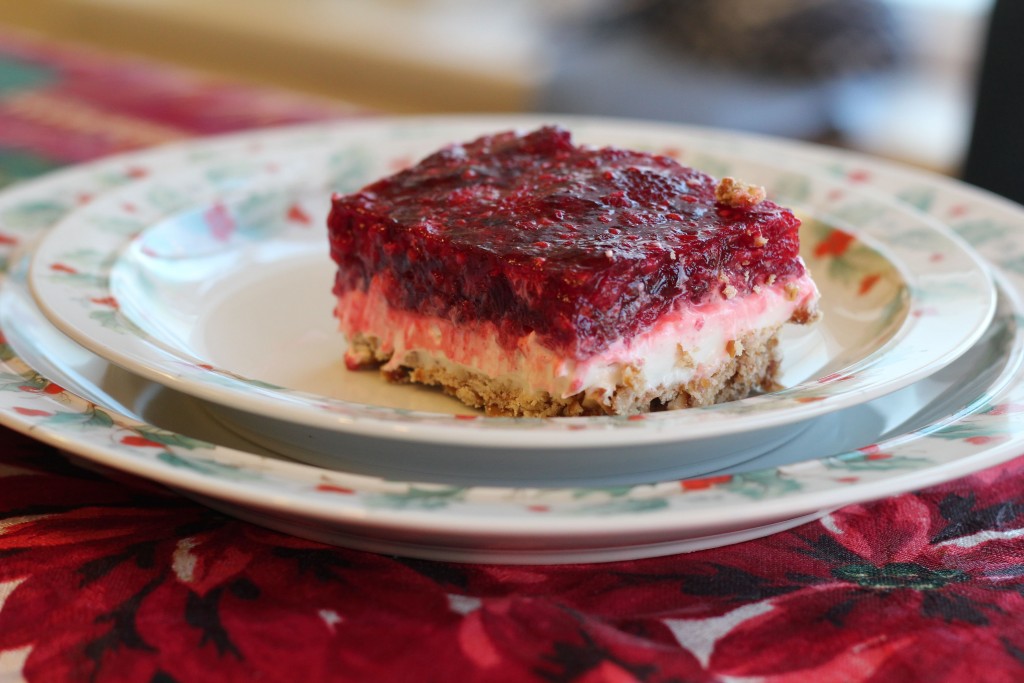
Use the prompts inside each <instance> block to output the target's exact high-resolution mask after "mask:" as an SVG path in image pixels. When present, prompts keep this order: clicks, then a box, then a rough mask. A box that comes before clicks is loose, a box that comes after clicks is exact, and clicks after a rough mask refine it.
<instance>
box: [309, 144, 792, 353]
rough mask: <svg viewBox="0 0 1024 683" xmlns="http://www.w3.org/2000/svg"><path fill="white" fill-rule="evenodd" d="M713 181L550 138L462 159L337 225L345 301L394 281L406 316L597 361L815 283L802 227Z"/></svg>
mask: <svg viewBox="0 0 1024 683" xmlns="http://www.w3.org/2000/svg"><path fill="white" fill-rule="evenodd" d="M716 186H717V183H716V181H715V180H714V179H713V178H711V177H710V176H708V175H706V174H704V173H702V172H700V171H697V170H694V169H691V168H687V167H685V166H682V165H680V164H679V163H677V162H676V161H674V160H672V159H670V158H668V157H665V156H659V155H652V154H647V153H643V152H636V151H629V150H623V149H617V148H591V147H584V146H576V145H574V144H573V142H572V140H571V137H570V134H569V132H568V131H566V130H563V129H561V128H557V127H545V128H541V129H538V130H535V131H533V132H530V133H527V134H518V133H515V132H503V133H499V134H496V135H491V136H486V137H483V138H480V139H478V140H475V141H472V142H469V143H466V144H455V145H451V146H448V147H446V148H444V149H442V150H440V151H438V152H436V153H434V154H433V155H431V156H429V157H427V158H426V159H424V160H423V161H421V162H420V163H418V164H417V165H415V166H413V167H411V168H409V169H406V170H404V171H401V172H399V173H397V174H395V175H393V176H390V177H387V178H384V179H381V180H379V181H377V182H375V183H372V184H370V185H368V186H366V187H365V188H363V189H362V190H360V191H358V192H356V193H353V194H350V195H344V196H340V195H336V196H335V197H334V198H333V206H332V210H331V213H330V216H329V217H328V228H329V234H330V244H331V255H332V257H333V258H334V260H335V262H336V263H337V264H338V273H337V278H336V284H335V293H336V294H342V293H344V292H346V291H350V290H353V289H357V290H365V289H366V288H367V287H368V286H369V283H370V281H371V279H372V278H374V277H376V278H378V280H379V283H380V286H381V287H382V288H383V291H384V292H385V294H386V297H387V300H388V302H389V303H390V305H391V306H394V307H397V308H400V309H403V310H410V311H418V312H420V313H422V314H425V315H432V316H441V317H444V318H447V319H449V320H452V321H453V322H456V323H458V322H462V321H469V320H486V321H491V322H493V323H495V325H497V327H498V330H499V332H500V338H501V341H502V343H503V344H506V345H508V347H509V348H514V345H515V343H516V340H518V339H519V338H521V337H522V336H524V335H528V334H530V333H536V335H537V337H538V339H539V340H540V341H541V342H542V343H543V344H544V345H545V346H548V347H549V348H552V349H555V350H557V351H559V352H561V353H564V354H565V355H567V356H571V357H574V358H578V359H582V358H586V357H588V356H590V355H592V354H594V353H597V352H600V351H602V350H604V349H606V348H608V346H609V345H611V344H612V343H613V342H614V341H615V340H617V339H618V338H620V337H625V338H629V337H631V336H632V335H634V334H636V333H637V332H638V331H641V330H643V329H646V328H647V327H648V326H650V325H651V324H652V323H653V322H654V321H656V320H657V319H658V317H659V316H661V315H662V314H663V313H664V312H666V311H667V310H669V309H670V308H672V307H673V306H675V305H678V304H680V303H681V302H688V303H693V304H699V303H702V302H705V301H708V300H711V299H714V298H719V299H722V298H724V299H729V298H732V297H735V296H742V295H743V294H745V293H747V292H749V291H750V290H751V289H752V288H754V287H755V286H763V285H766V284H771V283H773V282H785V281H787V280H789V279H791V278H794V277H798V276H800V275H802V274H803V272H804V267H803V264H802V262H801V261H800V260H799V258H798V252H799V241H798V234H797V229H798V227H799V221H798V220H797V218H796V217H795V216H794V215H793V213H792V212H791V211H789V210H788V209H784V208H781V207H779V206H777V205H776V204H774V203H772V202H771V201H759V202H757V203H756V204H753V205H745V204H743V203H741V202H726V201H718V200H716V197H715V190H716Z"/></svg>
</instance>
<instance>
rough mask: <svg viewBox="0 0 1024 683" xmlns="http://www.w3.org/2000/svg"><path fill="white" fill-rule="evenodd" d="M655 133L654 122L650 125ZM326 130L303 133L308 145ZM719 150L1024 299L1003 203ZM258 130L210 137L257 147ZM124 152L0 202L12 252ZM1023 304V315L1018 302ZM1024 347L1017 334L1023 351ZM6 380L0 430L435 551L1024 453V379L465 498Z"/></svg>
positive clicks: (851, 166) (908, 179)
mask: <svg viewBox="0 0 1024 683" xmlns="http://www.w3.org/2000/svg"><path fill="white" fill-rule="evenodd" d="M638 125H643V124H638ZM317 128H318V126H312V127H307V128H306V129H305V130H296V131H295V134H296V136H299V137H301V136H302V135H305V134H307V133H308V132H309V131H310V130H315V129H317ZM701 132H702V134H706V135H708V136H709V138H713V139H716V140H718V141H720V142H721V144H723V145H732V144H737V141H739V144H743V145H745V146H750V145H757V146H759V147H760V148H762V149H765V150H768V151H770V152H772V153H777V154H781V155H783V156H788V157H789V158H793V159H795V160H797V161H805V162H807V163H814V164H818V165H819V167H821V168H823V169H826V170H828V172H830V173H833V174H834V175H835V176H836V177H837V178H842V179H844V180H845V181H846V182H851V183H855V184H858V185H863V184H873V185H875V186H876V187H878V188H879V189H880V191H886V192H889V193H891V194H892V195H893V196H896V197H899V198H901V199H902V200H903V201H907V202H910V203H912V204H914V205H916V206H918V208H920V209H921V210H926V211H929V212H930V214H931V215H933V216H937V217H939V218H940V219H942V220H947V221H949V222H951V223H952V224H953V227H954V228H957V227H960V228H961V229H962V231H963V233H962V234H965V235H967V236H968V237H970V238H972V242H973V243H975V244H979V245H980V246H982V247H986V251H990V252H991V253H992V254H994V256H993V258H995V259H1000V260H1001V261H1002V263H1001V264H997V265H1002V266H1003V267H1004V268H1003V275H1001V276H1000V277H1001V279H1002V280H1004V281H1005V282H1006V283H1007V285H1008V286H1009V288H1010V293H1011V294H1013V295H1014V296H1015V297H1018V298H1019V295H1020V293H1021V291H1022V290H1024V267H1022V266H1021V265H1020V263H1024V254H1022V252H1024V235H1022V236H1018V237H1015V233H1016V234H1017V235H1021V231H1020V227H1021V225H1024V211H1022V209H1021V208H1020V207H1018V206H1017V205H1015V204H1012V203H1010V202H1006V201H1005V200H1000V199H998V198H995V197H993V196H992V195H989V194H987V193H983V192H981V191H978V190H975V189H972V188H969V187H967V186H964V185H963V184H960V183H957V182H955V181H951V180H948V179H943V178H940V177H937V176H933V175H931V174H927V173H925V172H921V171H916V170H911V169H905V168H902V167H898V166H894V165H889V164H885V163H883V162H879V161H876V160H872V159H868V158H866V157H862V156H859V155H855V154H851V153H848V152H839V151H834V150H825V149H817V148H814V147H808V146H803V145H797V144H790V143H780V142H778V141H774V140H767V139H763V138H757V137H752V136H743V135H737V134H732V133H724V132H718V131H707V130H705V131H701ZM260 136H261V133H259V132H257V133H248V134H242V135H238V136H233V137H231V138H230V139H228V140H224V141H217V142H211V141H206V142H204V143H202V144H201V145H200V146H199V147H200V149H202V148H203V145H206V147H205V150H204V151H205V152H207V153H209V152H210V151H211V150H214V151H215V149H214V147H215V145H216V144H226V145H233V144H258V141H259V139H260ZM196 153H197V147H196V146H195V144H194V143H193V144H185V145H178V146H176V147H174V148H171V149H165V150H162V151H160V152H159V153H154V152H150V153H148V155H147V156H148V159H149V160H150V161H156V162H159V163H158V165H157V168H159V167H161V166H163V165H164V164H169V163H170V162H171V161H172V160H175V159H187V158H189V157H190V156H193V155H195V154H196ZM140 160H141V159H140V157H139V156H136V155H127V156H123V157H118V158H115V159H111V160H108V161H104V162H100V163H95V164H91V165H88V166H85V167H77V168H75V169H71V170H67V171H62V172H58V173H57V174H54V175H51V176H47V177H46V178H43V179H41V180H37V181H35V182H32V183H30V184H26V185H22V186H20V187H18V188H15V189H12V190H9V191H7V192H5V193H0V235H2V236H3V239H0V253H3V254H4V255H5V256H9V255H10V253H11V251H13V249H14V248H15V246H16V244H17V243H18V242H19V241H22V240H26V241H27V240H28V239H30V238H31V237H32V236H33V235H38V234H39V233H40V232H41V231H43V230H45V228H46V226H47V225H48V224H50V223H52V222H53V221H54V220H55V219H56V218H57V217H58V216H59V215H60V214H61V213H62V212H63V211H65V210H67V209H68V208H70V207H69V206H67V204H65V203H63V202H65V200H66V198H74V197H75V196H76V195H77V194H78V193H99V192H102V191H103V190H104V189H105V188H107V187H110V186H111V185H116V184H120V183H124V182H130V181H131V179H132V178H133V177H136V176H137V175H139V174H140V173H149V172H152V171H153V169H149V168H146V167H144V166H141V165H139V164H138V163H137V162H138V161H140ZM1015 309H1016V310H1018V311H1019V310H1021V309H1020V306H1019V302H1018V303H1017V304H1016V305H1015ZM1012 345H1013V348H1014V352H1019V347H1020V346H1021V335H1020V333H1019V329H1018V333H1017V334H1016V335H1015V337H1014V340H1013V342H1012ZM2 371H3V372H4V373H5V374H6V375H8V376H13V377H17V378H20V379H21V381H22V384H21V385H20V386H22V387H26V388H29V389H34V391H22V390H20V389H19V388H15V389H14V390H11V391H5V392H0V423H3V424H4V425H6V426H8V427H11V428H13V429H16V430H18V431H21V432H24V433H27V434H30V435H32V436H35V437H36V438H39V439H41V440H43V441H46V442H48V443H51V444H53V445H56V446H58V447H60V448H64V449H65V450H67V451H69V452H72V453H74V454H76V455H79V456H81V457H84V458H87V459H89V460H92V461H94V462H97V463H99V464H103V465H107V466H110V467H113V468H116V469H119V470H123V471H126V472H130V473H133V474H136V475H139V476H143V477H147V478H150V479H153V480H155V481H159V482H161V483H164V484H167V485H170V486H173V487H177V488H179V489H181V490H184V491H187V492H191V493H194V494H197V495H202V496H208V497H211V498H214V499H216V500H219V501H223V502H226V503H234V504H237V505H239V506H242V507H246V508H260V509H262V510H270V511H273V512H276V513H278V514H281V515H286V516H290V517H291V518H293V519H297V520H300V521H302V522H303V523H305V524H308V525H310V526H311V528H318V527H319V528H327V529H329V528H342V529H361V530H363V531H365V532H366V533H369V534H375V533H382V532H383V531H384V530H389V529H397V530H399V531H402V532H405V533H418V532H429V533H430V534H431V536H429V537H424V538H423V543H424V544H425V545H429V544H430V543H434V542H441V541H442V540H444V541H451V540H452V539H456V540H461V541H462V542H465V543H467V544H469V546H470V547H472V545H473V544H478V545H477V547H480V546H479V544H497V543H501V542H502V541H503V540H508V542H510V543H511V542H516V541H518V547H525V546H524V545H523V544H526V543H533V544H534V546H535V547H542V548H544V547H548V548H550V547H555V546H557V547H566V546H569V545H571V544H573V543H577V542H580V541H581V540H582V539H587V542H588V543H590V544H591V545H594V544H600V543H602V542H604V543H618V544H619V545H622V544H623V543H629V542H630V540H632V542H635V543H642V542H643V543H650V542H654V541H656V540H658V539H663V540H664V539H678V538H685V537H687V536H688V535H693V534H696V533H707V532H710V531H713V530H716V529H717V530H725V529H739V528H751V527H754V526H757V525H761V524H767V523H770V522H771V521H773V520H779V519H786V518H793V517H796V516H799V515H801V514H806V513H808V512H813V511H817V510H824V509H828V508H833V507H837V506H840V505H843V504H847V503H852V502H857V501H864V500H869V499H873V498H878V497H881V496H885V495H889V494H893V493H898V492H902V491H905V490H908V489H910V488H914V487H922V486H927V485H930V484H934V483H938V482H940V481H945V480H948V479H951V478H955V477H957V476H961V475H964V474H968V473H970V472H973V471H976V470H978V469H981V468H983V467H987V466H991V465H995V464H998V463H1000V462H1003V461H1006V460H1008V459H1011V458H1012V457H1015V456H1017V455H1018V454H1019V453H1020V452H1021V450H1022V448H1024V373H1021V372H1020V368H1019V367H1014V368H1011V369H1010V370H1009V371H1008V376H1007V377H1006V378H1005V379H1006V380H1007V381H1006V382H1004V383H1003V384H1005V386H1003V385H1002V384H1001V385H1000V386H999V387H998V388H997V389H996V390H994V391H993V392H992V393H990V394H984V395H981V396H979V397H978V404H979V405H978V406H976V407H975V408H974V409H973V410H971V411H969V412H968V413H967V414H965V415H963V416H959V417H954V418H953V419H949V420H943V421H940V422H939V423H936V424H934V425H930V426H929V427H928V428H926V429H921V430H917V431H915V432H912V433H908V434H903V435H900V436H899V437H896V438H894V439H891V440H888V441H886V442H883V443H879V444H871V445H867V446H865V447H864V448H862V449H859V450H858V451H854V452H850V453H841V454H830V453H817V454H809V456H810V458H811V459H809V460H808V461H806V462H804V463H799V464H797V465H793V466H788V467H785V468H774V469H771V470H765V471H761V472H754V473H749V474H746V475H742V476H735V477H712V478H703V479H698V480H681V481H665V482H658V483H655V484H651V485H646V486H635V487H628V490H624V491H606V490H599V489H592V490H576V489H563V490H543V489H483V488H477V489H473V488H462V489H454V488H452V487H444V486H423V485H417V484H415V483H412V482H386V481H383V480H379V479H375V478H367V477H359V476H355V475H347V474H345V473H341V472H330V471H325V470H321V469H318V468H314V467H309V466H305V465H297V464H293V463H286V462H282V461H278V460H274V459H269V458H262V457H260V456H255V455H252V454H248V453H243V452H239V451H231V450H229V449H223V448H218V447H215V446H212V445H211V444H202V443H194V442H188V441H184V440H176V437H178V436H179V435H174V434H167V433H165V432H163V431H162V430H160V429H159V428H156V427H154V426H152V425H146V424H143V423H139V422H137V421H134V420H131V419H126V418H124V417H123V416H119V415H116V414H112V413H109V412H107V411H105V410H104V408H103V406H97V405H95V404H92V403H89V402H87V401H82V400H81V399H79V398H78V397H76V396H74V395H72V394H70V393H69V392H66V391H63V390H62V389H61V388H60V387H59V386H55V385H53V384H52V383H50V382H48V381H47V380H46V379H45V378H42V377H40V376H38V374H37V373H34V371H33V370H32V369H31V368H30V367H28V366H27V365H25V364H24V363H23V362H22V361H20V359H18V358H17V357H13V356H11V355H10V349H9V348H6V353H5V356H4V360H3V362H2Z"/></svg>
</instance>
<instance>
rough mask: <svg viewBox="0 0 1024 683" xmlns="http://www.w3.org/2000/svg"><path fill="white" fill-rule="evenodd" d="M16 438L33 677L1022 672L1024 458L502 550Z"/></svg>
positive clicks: (6, 621) (6, 536)
mask: <svg viewBox="0 0 1024 683" xmlns="http://www.w3.org/2000/svg"><path fill="white" fill-rule="evenodd" d="M19 443H21V444H22V445H23V446H24V447H25V454H24V457H23V458H22V457H19V456H18V452H17V451H15V452H14V453H13V454H12V453H10V452H8V453H5V454H4V458H3V462H4V463H5V464H6V465H7V469H6V470H4V471H2V472H0V475H3V476H0V521H3V522H4V529H3V532H2V533H0V560H2V561H0V602H2V607H0V653H10V652H21V653H22V654H23V656H24V657H25V663H24V666H23V669H22V674H23V676H24V677H25V679H26V680H28V681H30V682H31V681H51V680H93V681H98V682H103V681H118V682H122V681H123V682H125V683H132V682H134V681H139V682H140V683H141V682H145V683H151V682H152V681H161V682H162V683H163V682H166V683H171V682H173V681H199V682H203V681H236V680H238V681H243V680H244V681H249V680H258V679H263V680H403V679H408V678H420V679H426V680H443V681H448V680H457V681H470V682H471V681H488V682H489V683H490V682H496V683H501V682H504V681H523V680H539V681H562V682H566V683H568V682H572V683H581V682H582V683H589V682H591V681H593V682H595V683H596V682H598V681H601V682H608V681H645V682H651V683H654V682H661V681H666V682H667V681H687V682H702V681H706V682H708V683H710V682H712V681H715V682H723V681H729V680H732V681H736V680H757V681H761V682H763V683H798V682H802V681H808V682H814V683H816V682H817V681H829V680H843V681H860V682H865V683H882V682H884V681H890V680H899V681H903V680H928V681H930V682H931V681H939V682H942V681H946V682H949V683H953V682H956V683H959V682H960V681H973V680H986V681H997V682H998V681H1004V680H1005V681H1011V680H1019V679H1020V678H1021V674H1022V672H1024V664H1022V661H1024V639H1022V638H1021V635H1020V634H1021V633H1022V629H1021V628H1020V626H1019V624H1018V619H1017V618H1016V615H1018V614H1020V613H1021V611H1022V609H1024V597H1022V593H1024V552H1022V550H1024V548H1022V541H1020V540H1019V539H1022V538H1024V530H1022V529H1021V527H1022V522H1024V519H1022V518H1024V502H1018V501H1024V496H1022V495H1021V489H1022V488H1024V484H1022V482H1021V478H1020V477H1019V476H1018V475H1019V471H1018V470H1019V469H1020V467H1019V466H1018V467H1014V466H1012V465H1011V466H1007V467H1004V468H1000V469H995V470H988V471H985V472H983V473H980V474H978V475H976V476H975V477H973V478H972V479H970V480H968V481H967V482H966V484H965V483H963V482H960V483H958V484H956V485H948V486H946V487H942V488H937V489H933V490H930V491H928V492H925V493H922V494H916V495H906V496H901V497H898V498H893V499H889V500H886V501H883V502H880V503H875V504H871V505H863V506H854V507H850V508H846V509H844V510H843V511H841V512H839V513H836V514H835V515H833V516H831V517H829V518H827V519H826V520H825V522H824V523H823V524H811V525H806V526H804V527H802V528H801V529H799V530H797V531H795V532H789V533H784V534H778V535H775V536H772V537H770V538H766V539H762V540H759V541H754V542H750V543H745V544H741V545H738V546H732V547H727V548H721V549H716V550H711V551H705V552H700V553H694V554H692V555H677V556H672V557H664V558H656V559H651V560H644V561H635V562H619V563H611V564H607V565H576V566H572V565H570V566H561V567H515V566H513V567H499V566H486V565H455V564H446V563H438V562H428V561H420V560H408V559H404V560H402V559H396V558H390V557H385V556H379V555H372V554H368V553H360V552H355V551H348V550H343V549H339V548H332V547H328V546H323V545H320V544H317V543H313V542H310V541H304V540H300V539H296V538H291V537H288V536H283V535H281V534H277V533H274V532H271V531H267V530H263V529H260V528H258V527H254V526H252V525H249V524H245V523H243V522H239V521H235V520H231V519H229V518H227V517H223V516H221V515H219V514H216V513H212V512H210V511H208V510H205V509H204V508H202V507H199V506H196V505H194V504H192V503H189V502H187V501H185V500H182V499H181V498H178V497H176V496H173V495H169V494H167V493H166V492H161V491H160V490H155V489H154V488H153V487H152V486H151V485H148V484H144V483H142V484H140V483H139V482H136V481H135V480H133V479H131V478H125V479H123V480H122V481H112V480H109V479H107V478H103V477H99V476H96V475H93V474H90V473H87V472H83V471H81V470H79V469H77V468H75V467H72V466H69V465H65V464H61V463H60V461H57V460H55V459H52V458H49V459H42V460H40V459H39V458H38V455H39V449H38V447H37V446H35V445H34V444H32V447H31V448H30V447H29V445H30V442H28V441H27V440H24V441H22V442H19ZM962 491H976V492H977V493H972V494H964V493H961V492H962ZM41 567H43V568H45V570H40V568H41ZM4 598H5V599H4ZM965 648H969V652H966V653H965V652H963V650H964V649H965ZM982 670H984V677H982V674H981V673H980V672H981V671H982Z"/></svg>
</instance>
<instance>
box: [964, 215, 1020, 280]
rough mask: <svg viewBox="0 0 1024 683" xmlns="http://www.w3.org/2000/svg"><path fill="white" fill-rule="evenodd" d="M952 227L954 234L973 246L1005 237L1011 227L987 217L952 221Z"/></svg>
mask: <svg viewBox="0 0 1024 683" xmlns="http://www.w3.org/2000/svg"><path fill="white" fill-rule="evenodd" d="M952 228H953V230H954V231H955V232H956V234H958V235H960V236H961V237H963V238H964V239H965V240H967V241H968V242H970V243H971V244H972V245H974V246H978V245H981V244H984V243H985V242H991V241H992V240H996V239H1000V238H1002V237H1005V236H1006V235H1007V234H1008V233H1009V231H1010V229H1011V228H1010V226H1008V225H1003V224H1001V223H997V222H995V221H993V220H991V219H989V218H982V219H978V220H970V221H963V222H960V223H953V224H952ZM1018 272H1024V271H1018Z"/></svg>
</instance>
